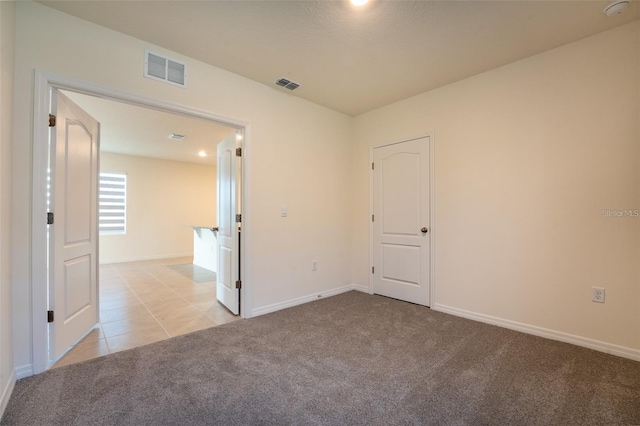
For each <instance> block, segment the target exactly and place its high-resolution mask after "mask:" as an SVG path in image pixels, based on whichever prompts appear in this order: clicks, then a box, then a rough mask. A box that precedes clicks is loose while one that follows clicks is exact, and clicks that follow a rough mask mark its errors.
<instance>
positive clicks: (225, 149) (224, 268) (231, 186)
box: [216, 133, 240, 315]
mask: <svg viewBox="0 0 640 426" xmlns="http://www.w3.org/2000/svg"><path fill="white" fill-rule="evenodd" d="M217 151H218V197H217V212H218V238H217V243H216V245H217V247H216V249H217V251H218V273H217V274H218V275H217V280H218V281H217V287H216V294H217V297H218V300H219V301H220V302H221V303H222V304H223V305H224V306H226V307H227V309H229V310H230V311H231V312H232V313H234V314H235V315H238V314H239V313H240V290H239V286H237V285H236V282H238V283H239V270H238V264H239V258H240V256H239V254H240V251H239V244H238V242H239V235H238V233H239V223H236V214H237V212H238V210H237V204H238V189H239V188H238V181H237V172H238V157H237V156H236V135H235V133H233V134H231V135H230V136H229V137H227V138H226V139H224V140H223V141H222V142H220V143H219V144H218V150H217ZM238 222H239V221H238Z"/></svg>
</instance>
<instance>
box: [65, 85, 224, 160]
mask: <svg viewBox="0 0 640 426" xmlns="http://www.w3.org/2000/svg"><path fill="white" fill-rule="evenodd" d="M64 94H65V95H66V96H68V97H69V98H70V99H71V100H72V101H73V102H75V103H76V104H77V105H78V106H80V107H81V108H82V109H84V110H85V111H86V112H87V113H89V115H91V116H92V117H93V118H95V119H96V120H98V122H100V150H101V151H106V152H116V153H120V154H127V155H135V156H139V157H150V158H160V159H165V160H172V161H184V162H188V163H197V164H205V165H215V164H216V145H217V143H218V142H220V141H221V140H222V139H224V138H225V137H227V136H228V135H229V134H230V133H231V132H234V131H235V129H233V128H231V127H226V126H223V125H221V124H218V123H215V122H213V121H209V120H204V119H199V118H193V117H187V116H182V115H178V114H170V113H167V112H162V111H156V110H153V109H149V108H142V107H139V106H134V105H130V104H125V103H122V102H116V101H111V100H107V99H102V98H97V97H94V96H87V95H83V94H79V93H73V92H67V91H64ZM171 133H177V134H180V135H184V136H186V137H185V139H184V140H182V141H174V140H171V139H169V138H168V136H169V134H171ZM201 150H202V151H205V152H206V153H207V156H206V157H200V156H198V152H199V151H201Z"/></svg>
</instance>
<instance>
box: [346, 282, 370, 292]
mask: <svg viewBox="0 0 640 426" xmlns="http://www.w3.org/2000/svg"><path fill="white" fill-rule="evenodd" d="M351 289H352V290H355V291H361V292H362V293H367V294H371V291H370V290H369V287H367V286H366V285H359V284H351Z"/></svg>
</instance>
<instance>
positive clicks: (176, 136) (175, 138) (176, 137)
mask: <svg viewBox="0 0 640 426" xmlns="http://www.w3.org/2000/svg"><path fill="white" fill-rule="evenodd" d="M168 137H169V139H171V140H172V141H181V140H183V139H184V138H185V136H184V135H179V134H177V133H171V134H170V135H169V136H168Z"/></svg>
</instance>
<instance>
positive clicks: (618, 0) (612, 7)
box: [602, 0, 631, 16]
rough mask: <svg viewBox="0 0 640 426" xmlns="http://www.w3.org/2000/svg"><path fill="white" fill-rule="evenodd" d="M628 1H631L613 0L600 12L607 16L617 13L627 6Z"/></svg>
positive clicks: (629, 1)
mask: <svg viewBox="0 0 640 426" xmlns="http://www.w3.org/2000/svg"><path fill="white" fill-rule="evenodd" d="M629 3H631V0H615V1H613V2H611V3H609V5H608V6H607V7H605V8H604V10H603V11H602V12H603V13H604V14H605V15H607V16H613V15H619V14H621V13H622V12H624V10H625V9H626V8H627V7H629Z"/></svg>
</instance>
